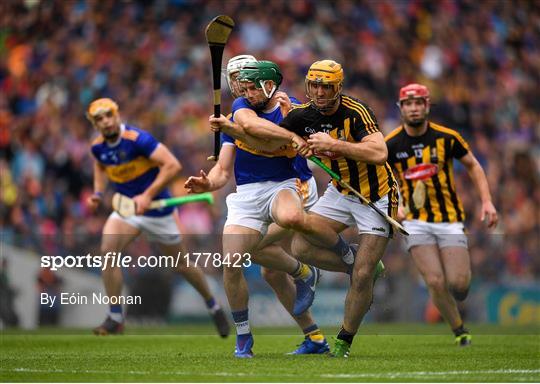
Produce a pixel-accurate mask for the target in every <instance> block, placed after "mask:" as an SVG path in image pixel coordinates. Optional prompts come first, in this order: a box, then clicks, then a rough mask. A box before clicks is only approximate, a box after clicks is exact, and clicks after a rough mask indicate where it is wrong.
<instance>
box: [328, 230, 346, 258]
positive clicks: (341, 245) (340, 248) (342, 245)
mask: <svg viewBox="0 0 540 384" xmlns="http://www.w3.org/2000/svg"><path fill="white" fill-rule="evenodd" d="M330 249H331V250H332V252H334V253H335V254H336V255H338V256H339V257H343V256H345V255H346V254H347V252H349V244H347V242H346V241H345V240H343V237H341V235H338V241H337V243H336V244H334V245H333V246H332V247H331V248H330Z"/></svg>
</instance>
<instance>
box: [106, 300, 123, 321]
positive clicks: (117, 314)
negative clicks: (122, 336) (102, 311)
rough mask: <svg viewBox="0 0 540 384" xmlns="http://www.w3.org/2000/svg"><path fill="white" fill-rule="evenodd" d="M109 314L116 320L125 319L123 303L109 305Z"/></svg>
mask: <svg viewBox="0 0 540 384" xmlns="http://www.w3.org/2000/svg"><path fill="white" fill-rule="evenodd" d="M109 316H110V318H111V319H113V320H114V321H116V322H118V323H121V322H122V321H124V316H123V315H122V305H120V304H114V305H112V304H111V305H109Z"/></svg>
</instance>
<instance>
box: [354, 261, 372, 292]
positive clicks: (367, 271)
mask: <svg viewBox="0 0 540 384" xmlns="http://www.w3.org/2000/svg"><path fill="white" fill-rule="evenodd" d="M374 273H375V268H374V267H373V268H372V267H370V266H368V265H360V267H357V268H356V269H355V270H354V272H353V275H352V281H351V287H352V288H353V289H354V290H356V291H363V290H364V289H366V288H368V287H369V286H370V285H373V274H374Z"/></svg>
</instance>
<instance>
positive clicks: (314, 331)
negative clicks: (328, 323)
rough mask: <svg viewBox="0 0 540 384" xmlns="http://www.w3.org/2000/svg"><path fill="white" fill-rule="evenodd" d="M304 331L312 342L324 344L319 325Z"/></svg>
mask: <svg viewBox="0 0 540 384" xmlns="http://www.w3.org/2000/svg"><path fill="white" fill-rule="evenodd" d="M302 331H303V332H304V335H305V336H306V337H309V339H310V340H311V341H314V342H316V343H322V342H323V341H324V335H323V333H322V332H321V330H320V329H319V326H318V325H317V324H312V325H310V326H309V327H307V328H304V329H303V330H302Z"/></svg>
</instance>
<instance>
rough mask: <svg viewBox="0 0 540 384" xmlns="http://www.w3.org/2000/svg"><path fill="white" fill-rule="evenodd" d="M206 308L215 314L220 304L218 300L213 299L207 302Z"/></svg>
mask: <svg viewBox="0 0 540 384" xmlns="http://www.w3.org/2000/svg"><path fill="white" fill-rule="evenodd" d="M205 304H206V308H208V310H209V311H210V313H215V312H216V311H217V310H218V309H219V308H220V306H219V304H218V303H217V302H216V299H214V298H213V297H211V298H210V299H208V300H206V301H205Z"/></svg>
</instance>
